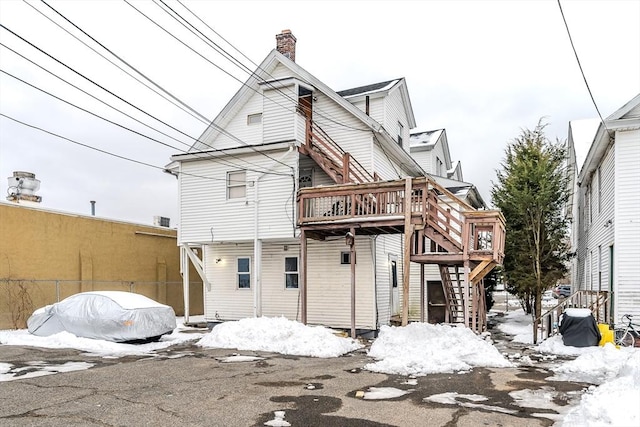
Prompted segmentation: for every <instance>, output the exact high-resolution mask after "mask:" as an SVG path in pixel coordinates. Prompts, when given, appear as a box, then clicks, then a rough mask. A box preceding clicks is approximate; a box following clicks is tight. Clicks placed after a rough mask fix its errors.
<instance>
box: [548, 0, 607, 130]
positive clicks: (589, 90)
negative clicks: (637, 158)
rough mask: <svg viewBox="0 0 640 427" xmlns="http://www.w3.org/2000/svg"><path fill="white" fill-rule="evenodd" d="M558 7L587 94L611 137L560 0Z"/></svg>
mask: <svg viewBox="0 0 640 427" xmlns="http://www.w3.org/2000/svg"><path fill="white" fill-rule="evenodd" d="M558 8H560V14H561V15H562V21H563V22H564V27H565V28H566V29H567V35H568V36H569V42H571V48H572V49H573V54H574V55H575V57H576V61H577V62H578V67H579V68H580V74H582V79H583V80H584V84H585V86H587V91H588V92H589V96H590V97H591V102H593V106H594V107H595V108H596V111H597V112H598V117H600V122H601V123H602V126H603V127H604V129H605V130H606V131H607V133H608V134H609V138H613V135H612V134H611V131H610V130H609V129H608V128H607V124H606V123H605V122H604V119H603V118H602V114H600V109H599V108H598V105H597V104H596V100H595V99H594V98H593V93H591V88H590V87H589V82H588V81H587V77H586V76H585V75H584V70H583V69H582V64H581V63H580V58H578V52H577V51H576V47H575V45H574V44H573V38H572V37H571V32H570V31H569V25H568V24H567V19H566V18H565V17H564V12H563V11H562V5H561V4H560V0H558Z"/></svg>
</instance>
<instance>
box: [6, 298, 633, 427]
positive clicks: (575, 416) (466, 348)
mask: <svg viewBox="0 0 640 427" xmlns="http://www.w3.org/2000/svg"><path fill="white" fill-rule="evenodd" d="M510 310H513V311H509V312H508V313H507V314H506V319H505V321H504V322H503V323H501V324H500V326H499V328H500V329H501V330H502V331H503V332H505V333H507V334H509V335H512V336H513V340H514V341H516V342H519V343H523V344H529V345H531V343H532V334H531V318H530V316H526V315H524V314H523V312H522V310H518V309H512V308H510ZM178 323H179V327H178V328H177V329H176V330H175V331H174V332H173V333H172V334H171V335H167V336H165V337H163V339H162V340H161V341H160V342H157V343H149V344H142V345H132V344H116V343H111V342H107V341H100V340H91V339H86V338H78V337H75V336H73V335H71V334H69V333H60V334H56V335H53V336H50V337H37V336H33V335H30V334H29V333H28V332H27V331H26V330H18V331H0V344H3V345H20V346H34V347H46V348H74V349H78V350H80V351H84V352H86V353H88V354H90V355H99V356H102V357H110V358H112V357H122V356H125V355H153V354H154V352H155V351H157V350H160V349H163V348H166V347H169V346H171V345H174V344H177V343H184V342H186V341H191V340H193V341H196V342H195V344H196V345H198V346H201V347H205V348H207V347H215V348H233V349H238V350H242V351H247V350H251V351H266V352H277V353H282V354H290V355H298V356H312V357H337V356H340V355H343V354H346V353H349V352H352V351H354V350H357V349H360V348H362V344H360V343H359V342H358V341H356V340H352V339H350V338H345V337H342V336H339V334H336V333H335V331H332V330H330V329H328V328H324V327H318V326H305V325H302V324H301V323H299V322H294V321H290V320H286V319H284V318H257V319H244V320H241V321H237V322H226V323H223V324H221V325H218V326H216V327H215V328H214V329H213V330H212V331H211V332H208V333H200V332H195V333H194V331H193V330H191V331H189V332H187V330H188V329H189V328H188V327H185V326H184V325H183V324H182V323H181V322H180V319H179V321H178ZM534 350H535V351H538V352H540V353H542V354H545V355H548V357H549V358H551V359H553V358H555V356H556V355H562V356H565V357H566V356H571V357H575V359H573V360H570V361H566V362H562V361H559V360H558V361H557V363H555V364H554V365H553V366H552V369H553V371H554V372H555V375H554V377H552V379H553V380H556V381H578V382H587V383H590V384H593V386H591V387H590V388H589V390H587V392H586V393H585V394H584V395H583V397H582V399H581V401H580V404H579V405H577V406H575V407H574V408H570V409H569V410H568V412H567V413H566V415H565V416H564V419H562V420H557V425H559V426H605V425H615V426H627V425H634V426H638V425H640V406H639V405H638V402H640V349H628V348H623V349H616V348H615V347H613V346H612V345H610V344H609V345H607V346H605V347H587V348H575V347H568V346H565V345H564V344H563V343H562V338H561V337H559V336H555V337H552V338H550V339H548V340H546V341H544V342H542V343H541V344H540V345H538V346H537V347H535V348H534ZM368 355H369V356H370V357H371V358H373V359H375V360H374V361H372V362H371V363H368V364H366V365H365V366H364V368H365V369H368V370H371V371H374V372H381V373H389V374H399V375H406V376H408V379H407V382H406V384H414V383H412V381H414V382H415V380H414V379H413V378H415V377H416V376H424V375H429V374H433V373H439V372H458V373H464V372H467V371H469V370H471V369H473V368H474V367H481V366H484V367H491V368H501V367H513V366H514V364H517V363H520V364H522V363H524V362H525V361H524V360H516V361H513V360H509V359H508V358H506V357H505V356H504V355H502V354H501V353H500V352H499V351H498V350H497V348H496V347H495V346H494V345H493V344H492V342H491V337H490V336H489V335H488V334H487V335H484V336H477V335H475V334H474V333H472V332H471V331H470V330H468V329H465V328H463V327H455V326H447V325H429V324H419V323H413V324H410V325H408V326H406V327H383V328H382V329H381V330H380V334H379V337H378V338H377V339H376V340H375V341H374V342H373V344H372V345H371V348H370V350H369V353H368ZM247 360H257V359H256V356H255V355H252V356H246V355H240V354H238V355H235V356H231V357H229V358H225V359H224V360H221V361H223V362H233V361H247ZM529 362H530V360H529ZM32 363H33V365H32V366H36V367H37V366H40V365H42V366H41V367H42V369H40V370H39V371H37V372H35V373H33V374H32V375H31V376H37V375H50V374H53V373H56V372H67V371H71V370H78V369H88V368H90V367H91V366H92V364H91V363H86V362H75V363H69V364H64V365H59V366H53V365H46V364H43V362H39V361H34V362H32ZM39 364H40V365H39ZM15 369H21V368H15V367H13V366H11V365H10V364H8V363H0V381H10V380H14V379H17V375H15V374H17V372H16V371H15ZM19 377H20V378H25V377H26V376H19ZM397 393H398V389H386V388H372V389H370V390H369V391H367V392H366V393H365V396H363V398H365V399H380V398H393V397H397ZM518 393H519V394H517V393H516V394H517V396H516V395H514V396H515V397H514V398H519V399H521V400H522V401H523V402H524V403H526V402H527V401H531V400H532V399H550V397H549V396H546V395H543V394H545V393H546V392H545V391H544V390H542V391H539V393H538V394H539V395H534V394H532V393H533V392H532V391H531V390H521V391H518ZM540 393H542V394H540ZM546 394H548V393H546ZM458 398H460V399H462V400H457V399H458ZM429 399H431V400H432V401H438V402H445V401H446V402H464V404H465V405H468V406H470V407H478V408H481V407H483V404H482V403H481V402H482V401H483V400H484V397H483V396H475V395H474V396H462V395H456V394H446V393H445V394H442V395H436V396H431V397H430V398H429Z"/></svg>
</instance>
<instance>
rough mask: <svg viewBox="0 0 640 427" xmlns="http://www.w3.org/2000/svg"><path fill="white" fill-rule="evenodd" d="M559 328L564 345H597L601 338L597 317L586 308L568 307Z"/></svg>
mask: <svg viewBox="0 0 640 427" xmlns="http://www.w3.org/2000/svg"><path fill="white" fill-rule="evenodd" d="M559 330H560V333H561V334H562V342H563V343H564V345H570V346H572V347H590V346H597V345H598V343H599V342H600V338H601V335H600V330H599V329H598V324H597V323H596V319H595V318H594V317H593V314H591V311H590V310H589V309H586V308H568V309H567V310H566V311H565V312H564V313H562V318H561V319H560V329H559Z"/></svg>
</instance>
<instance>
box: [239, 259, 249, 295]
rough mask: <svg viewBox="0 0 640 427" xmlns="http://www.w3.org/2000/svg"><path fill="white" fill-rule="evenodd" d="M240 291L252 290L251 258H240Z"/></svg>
mask: <svg viewBox="0 0 640 427" xmlns="http://www.w3.org/2000/svg"><path fill="white" fill-rule="evenodd" d="M237 262H238V265H237V268H238V272H237V275H238V289H250V288H251V258H249V257H240V258H238V261H237Z"/></svg>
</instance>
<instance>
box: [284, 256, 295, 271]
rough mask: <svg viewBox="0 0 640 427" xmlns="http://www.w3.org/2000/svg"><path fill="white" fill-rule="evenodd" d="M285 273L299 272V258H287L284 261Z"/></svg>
mask: <svg viewBox="0 0 640 427" xmlns="http://www.w3.org/2000/svg"><path fill="white" fill-rule="evenodd" d="M284 271H286V272H297V271H298V258H285V259H284Z"/></svg>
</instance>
